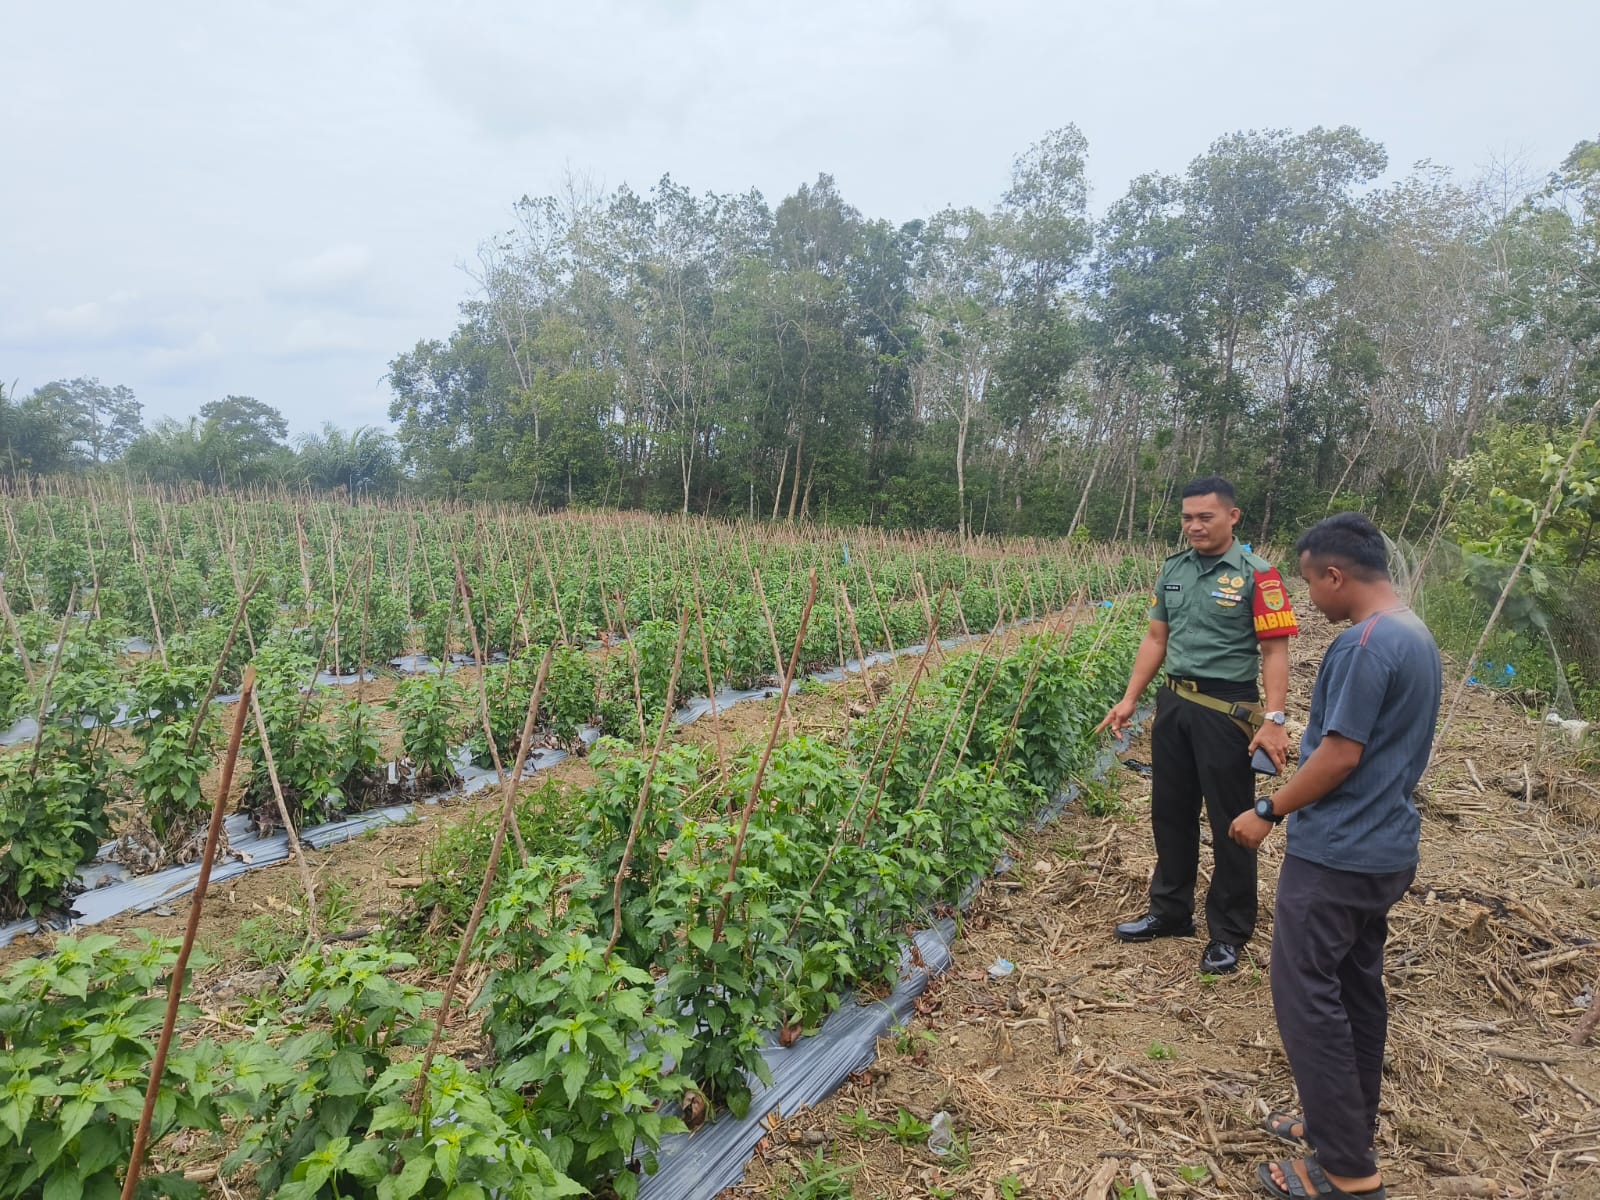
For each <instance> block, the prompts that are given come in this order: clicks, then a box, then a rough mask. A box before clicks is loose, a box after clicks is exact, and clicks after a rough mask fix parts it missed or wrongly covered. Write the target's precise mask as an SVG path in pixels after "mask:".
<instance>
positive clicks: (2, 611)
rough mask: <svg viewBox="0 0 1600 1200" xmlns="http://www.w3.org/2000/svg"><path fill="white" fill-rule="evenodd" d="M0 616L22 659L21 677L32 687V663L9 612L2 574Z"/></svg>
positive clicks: (19, 628)
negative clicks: (4, 621)
mask: <svg viewBox="0 0 1600 1200" xmlns="http://www.w3.org/2000/svg"><path fill="white" fill-rule="evenodd" d="M0 615H3V616H4V617H5V619H6V628H7V629H9V630H11V641H12V643H13V644H14V645H15V646H16V648H17V657H18V658H20V659H22V675H23V678H25V679H26V680H27V681H28V684H29V686H30V687H31V686H32V685H33V663H32V662H31V661H29V659H28V647H27V644H26V643H25V642H23V640H22V629H21V627H20V626H19V625H18V624H17V618H16V616H15V615H14V614H13V613H12V611H11V604H10V602H9V600H8V599H7V598H6V581H5V576H4V574H0Z"/></svg>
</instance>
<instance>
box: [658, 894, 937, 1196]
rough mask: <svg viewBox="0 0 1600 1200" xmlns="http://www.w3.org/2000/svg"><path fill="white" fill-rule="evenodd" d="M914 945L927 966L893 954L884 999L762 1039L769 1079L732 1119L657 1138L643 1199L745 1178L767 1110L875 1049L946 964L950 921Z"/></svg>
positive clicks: (808, 1098) (798, 1105) (782, 1106)
mask: <svg viewBox="0 0 1600 1200" xmlns="http://www.w3.org/2000/svg"><path fill="white" fill-rule="evenodd" d="M916 940H917V949H918V951H920V953H921V957H922V961H923V962H924V963H926V964H927V966H926V967H921V966H914V965H913V964H912V960H911V955H910V953H909V952H907V953H906V954H904V955H903V956H902V957H901V960H900V983H899V986H897V987H896V988H895V989H894V991H893V992H892V993H891V994H890V995H889V996H888V998H887V999H884V1000H881V1001H876V1002H874V1003H872V1004H847V1005H846V1006H845V1007H843V1008H841V1009H839V1010H838V1011H837V1012H835V1013H834V1014H833V1015H832V1016H830V1017H829V1018H828V1019H827V1020H826V1021H824V1022H823V1023H822V1028H821V1029H819V1030H818V1031H817V1032H816V1033H815V1034H814V1035H812V1036H811V1037H804V1038H801V1039H800V1040H799V1041H798V1042H796V1043H795V1044H794V1045H793V1046H791V1047H789V1048H787V1049H785V1048H784V1047H782V1046H779V1045H777V1044H776V1043H775V1042H774V1043H772V1044H771V1045H769V1046H768V1047H767V1049H766V1050H765V1051H763V1053H764V1054H765V1055H766V1059H767V1066H768V1068H769V1069H770V1070H771V1071H772V1086H771V1087H770V1088H769V1087H764V1086H762V1085H761V1084H760V1083H759V1082H757V1083H756V1084H755V1096H754V1098H753V1099H752V1100H751V1102H750V1112H749V1113H748V1114H747V1115H746V1116H745V1118H744V1119H743V1120H737V1119H735V1118H734V1117H733V1116H732V1115H730V1114H729V1113H727V1112H726V1111H723V1112H721V1113H719V1114H717V1118H716V1120H714V1121H707V1122H706V1123H705V1124H704V1125H702V1126H701V1127H700V1128H699V1129H697V1130H695V1131H694V1132H693V1133H688V1134H674V1135H672V1136H669V1137H667V1138H664V1139H662V1142H661V1150H660V1153H659V1154H658V1156H657V1157H658V1158H659V1160H660V1163H661V1169H660V1170H658V1171H657V1172H656V1173H655V1174H654V1175H648V1176H645V1177H643V1178H641V1179H640V1181H639V1195H640V1197H641V1198H642V1200H705V1198H707V1197H711V1196H715V1195H716V1194H717V1193H718V1192H720V1191H721V1190H722V1189H723V1188H726V1187H731V1186H732V1185H734V1184H736V1183H738V1182H739V1181H740V1180H741V1179H743V1178H744V1168H745V1164H746V1163H747V1162H749V1161H750V1157H751V1155H753V1154H754V1153H755V1149H756V1143H757V1142H759V1141H760V1140H761V1139H762V1138H763V1137H765V1136H766V1134H767V1127H766V1126H765V1125H764V1124H763V1123H762V1121H763V1119H764V1118H765V1117H766V1116H767V1114H768V1113H771V1112H773V1111H774V1110H776V1111H777V1112H778V1114H779V1115H780V1116H784V1117H787V1116H790V1115H792V1114H794V1113H796V1112H798V1111H799V1110H800V1109H802V1108H810V1107H814V1106H816V1105H817V1104H820V1103H821V1102H822V1101H824V1100H826V1099H827V1098H828V1097H829V1096H831V1095H832V1094H833V1092H834V1091H835V1090H836V1089H837V1088H838V1086H839V1084H840V1083H842V1082H843V1081H844V1080H845V1079H846V1078H847V1077H849V1076H850V1075H851V1074H853V1073H854V1072H856V1071H859V1070H861V1069H862V1068H864V1067H865V1066H867V1064H869V1063H870V1062H872V1060H873V1059H874V1058H876V1057H877V1042H878V1039H879V1038H880V1037H882V1036H883V1035H884V1034H886V1033H887V1032H888V1031H889V1030H890V1029H892V1028H893V1027H894V1026H896V1025H904V1024H906V1023H907V1022H908V1021H909V1020H910V1018H911V1014H912V1009H913V1005H914V1004H915V1003H916V999H917V997H918V996H920V995H922V993H923V992H924V991H926V990H927V987H928V981H929V980H930V979H931V978H932V977H933V976H935V975H942V974H943V973H944V972H945V971H947V970H948V969H949V967H950V962H951V958H950V945H951V943H952V942H953V941H954V940H955V923H954V922H953V921H948V920H946V921H941V922H939V924H938V925H937V926H936V927H935V928H933V929H927V930H923V931H922V932H920V933H918V934H917V939H916Z"/></svg>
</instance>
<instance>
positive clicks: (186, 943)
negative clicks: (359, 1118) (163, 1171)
mask: <svg viewBox="0 0 1600 1200" xmlns="http://www.w3.org/2000/svg"><path fill="white" fill-rule="evenodd" d="M255 683H256V672H255V667H254V666H248V667H246V668H245V670H244V683H243V686H242V688H241V691H242V693H243V694H242V695H241V697H240V700H239V707H238V709H237V711H236V712H235V713H234V715H233V731H232V732H231V733H230V734H229V735H228V753H227V756H226V757H225V758H224V759H223V760H222V780H221V783H220V785H219V786H218V788H217V797H216V800H215V801H214V802H213V803H212V805H211V824H210V825H209V826H208V827H207V829H206V848H205V853H204V855H203V856H202V857H201V859H200V877H199V879H197V880H196V881H195V885H194V899H193V900H192V901H191V902H190V905H189V924H188V926H187V928H185V930H184V934H183V945H182V946H181V947H180V948H179V950H178V961H177V963H175V964H174V966H173V968H172V983H171V985H170V986H169V987H168V989H167V1012H166V1016H165V1018H163V1020H162V1022H161V1037H160V1040H158V1041H157V1042H156V1055H155V1060H154V1061H153V1062H152V1063H151V1064H150V1083H149V1084H148V1085H147V1086H146V1088H145V1093H144V1111H143V1112H142V1113H140V1115H139V1126H138V1128H137V1129H136V1130H135V1132H134V1135H133V1153H132V1155H131V1156H130V1158H129V1159H128V1173H127V1175H126V1176H125V1177H124V1178H123V1181H122V1200H133V1195H134V1193H135V1192H137V1191H138V1189H139V1172H140V1170H141V1169H142V1168H143V1166H144V1154H145V1149H146V1146H147V1143H148V1141H149V1138H150V1120H151V1118H152V1117H153V1116H154V1115H155V1111H156V1097H157V1096H158V1095H159V1094H160V1092H161V1077H162V1075H163V1074H164V1073H165V1071H166V1068H167V1052H168V1051H169V1050H170V1049H171V1047H172V1031H173V1028H174V1027H175V1026H176V1025H177V1022H178V1002H179V1000H180V999H182V997H183V977H184V973H185V972H186V971H187V970H188V968H189V955H190V953H191V952H192V951H193V950H194V939H195V934H196V933H197V932H198V931H199V928H200V908H201V906H202V905H203V904H204V903H205V899H206V889H207V888H208V887H209V886H210V885H211V860H212V859H213V858H214V857H215V856H216V853H217V839H218V837H219V836H220V835H221V833H222V814H223V810H224V809H226V808H227V805H228V790H229V789H230V788H231V787H232V786H233V770H234V767H235V765H236V764H237V763H238V761H239V740H240V738H241V737H242V736H243V734H244V721H245V713H246V710H247V702H248V701H249V699H250V698H251V696H252V695H253V694H254V692H255Z"/></svg>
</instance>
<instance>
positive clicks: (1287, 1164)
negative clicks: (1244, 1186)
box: [1256, 1158, 1389, 1200]
mask: <svg viewBox="0 0 1600 1200" xmlns="http://www.w3.org/2000/svg"><path fill="white" fill-rule="evenodd" d="M1299 1161H1301V1162H1304V1163H1305V1165H1306V1178H1307V1179H1309V1180H1311V1186H1312V1187H1314V1188H1316V1189H1317V1190H1316V1191H1315V1192H1308V1191H1306V1186H1305V1184H1303V1183H1301V1182H1300V1172H1298V1171H1296V1170H1295V1169H1294V1164H1295V1160H1294V1159H1292V1158H1285V1159H1280V1160H1279V1161H1278V1163H1277V1164H1276V1165H1277V1168H1278V1170H1280V1171H1282V1172H1283V1178H1284V1181H1285V1182H1286V1183H1287V1184H1288V1185H1289V1188H1288V1190H1287V1191H1285V1190H1284V1189H1283V1188H1281V1187H1279V1186H1278V1181H1277V1180H1276V1179H1274V1178H1273V1177H1272V1167H1271V1166H1269V1165H1268V1164H1266V1163H1262V1164H1260V1165H1259V1166H1258V1167H1256V1179H1257V1180H1258V1181H1260V1183H1261V1187H1262V1190H1263V1191H1265V1192H1266V1193H1267V1195H1269V1196H1276V1197H1277V1198H1278V1200H1302V1197H1311V1196H1361V1197H1363V1200H1388V1196H1389V1193H1388V1192H1387V1191H1385V1190H1384V1186H1383V1184H1381V1183H1380V1184H1379V1185H1378V1186H1377V1187H1375V1188H1372V1189H1371V1190H1369V1191H1365V1192H1347V1191H1345V1190H1344V1189H1342V1188H1336V1187H1334V1186H1333V1184H1332V1183H1330V1182H1329V1181H1328V1176H1327V1174H1326V1173H1325V1172H1324V1171H1323V1169H1322V1168H1321V1166H1319V1165H1318V1164H1317V1160H1316V1159H1314V1158H1306V1159H1301V1160H1299Z"/></svg>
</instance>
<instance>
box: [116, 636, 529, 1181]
mask: <svg viewBox="0 0 1600 1200" xmlns="http://www.w3.org/2000/svg"><path fill="white" fill-rule="evenodd" d="M549 677H550V651H549V650H546V651H545V652H544V659H543V660H542V661H541V662H540V664H539V677H538V679H537V680H535V681H534V685H533V695H531V696H529V697H528V712H527V716H526V717H524V718H523V722H522V737H521V739H520V740H519V741H518V743H517V761H516V763H515V765H514V766H513V767H512V769H511V775H510V776H509V777H508V778H507V779H506V781H505V788H504V791H503V793H502V794H501V797H500V823H499V824H498V825H496V826H495V831H494V842H493V844H492V845H491V846H490V847H489V865H488V866H487V867H486V868H485V869H484V873H483V884H482V886H480V887H479V888H478V899H477V900H476V901H475V902H474V903H473V905H472V914H471V916H469V917H468V918H467V927H466V929H464V930H463V931H462V933H461V945H460V947H459V948H458V949H457V950H456V961H455V964H454V965H453V966H452V967H451V968H450V977H449V979H447V980H446V981H445V985H444V995H443V996H442V997H441V998H440V1000H439V1018H438V1020H437V1022H435V1024H434V1027H433V1035H432V1036H431V1037H430V1038H429V1039H428V1049H427V1050H426V1052H425V1053H424V1054H423V1056H422V1070H421V1071H419V1072H418V1073H417V1086H416V1090H415V1091H414V1092H413V1093H412V1095H411V1111H412V1112H414V1113H415V1112H420V1111H421V1109H422V1098H423V1096H424V1095H425V1094H426V1093H427V1089H428V1073H429V1071H431V1070H432V1068H433V1056H434V1055H435V1054H436V1053H438V1050H439V1039H440V1037H441V1036H442V1035H443V1033H444V1030H445V1026H446V1025H447V1024H448V1023H449V1020H450V1004H451V1001H452V1000H454V998H455V993H456V988H457V987H458V986H459V985H460V983H461V973H462V971H463V970H465V968H466V965H467V955H468V953H470V951H471V949H472V942H473V939H475V938H476V937H477V936H478V923H479V922H480V921H482V920H483V910H484V909H485V908H486V907H488V904H489V895H490V893H491V892H492V891H493V890H494V877H495V872H496V871H498V870H499V868H500V855H501V854H502V853H503V852H504V850H505V845H506V829H507V827H508V826H509V827H510V828H513V829H515V828H516V821H515V820H513V816H514V814H515V812H516V797H517V784H518V783H520V782H521V781H522V764H523V763H525V762H526V761H527V760H528V748H529V744H530V743H531V742H532V741H533V725H534V721H535V720H537V719H538V716H539V701H540V699H541V698H542V697H543V696H544V685H545V681H546V680H547V679H549ZM123 1200H127V1197H124V1198H123Z"/></svg>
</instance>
